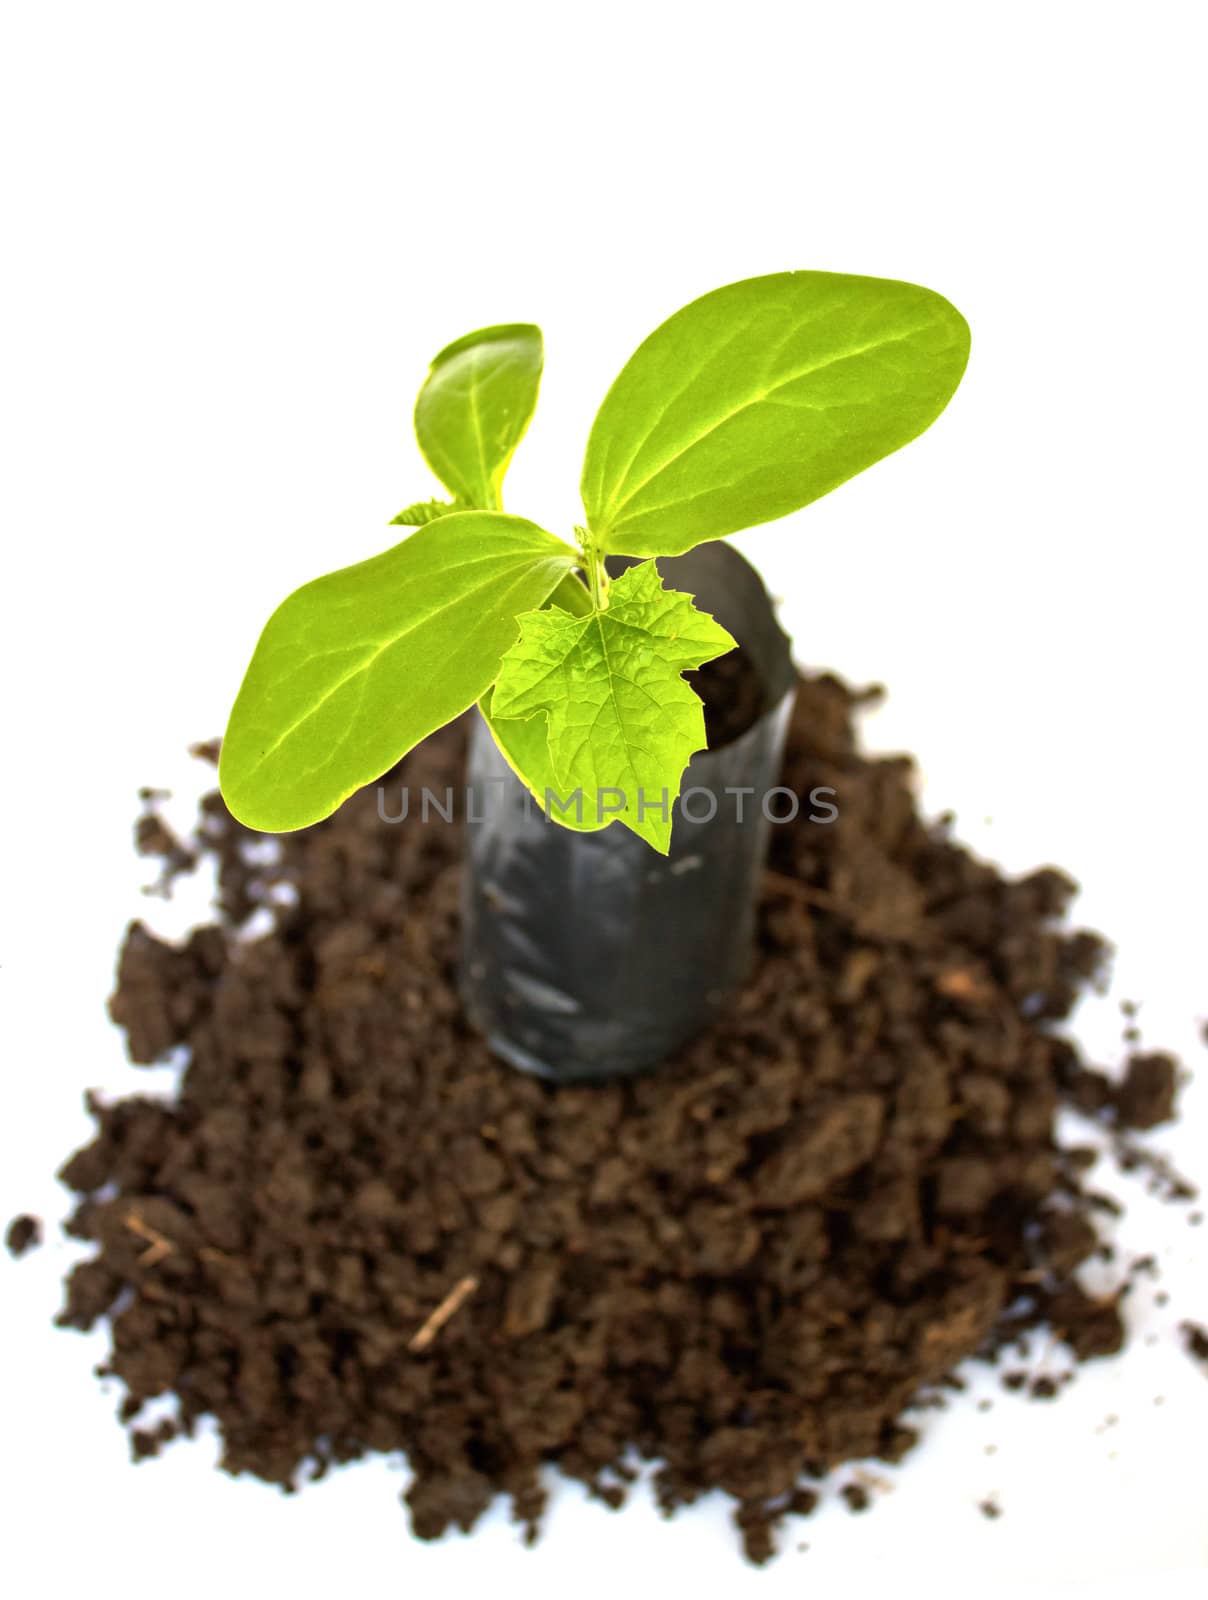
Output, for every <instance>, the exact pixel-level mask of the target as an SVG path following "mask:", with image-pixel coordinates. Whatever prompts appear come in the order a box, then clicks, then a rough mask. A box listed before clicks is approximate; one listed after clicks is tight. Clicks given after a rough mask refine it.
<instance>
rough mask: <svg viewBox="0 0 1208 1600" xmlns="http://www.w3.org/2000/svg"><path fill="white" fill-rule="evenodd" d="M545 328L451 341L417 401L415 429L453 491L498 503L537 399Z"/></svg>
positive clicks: (479, 502)
mask: <svg viewBox="0 0 1208 1600" xmlns="http://www.w3.org/2000/svg"><path fill="white" fill-rule="evenodd" d="M543 361H544V352H543V348H542V342H541V330H540V328H534V327H532V326H531V325H530V324H529V323H524V322H517V323H509V324H507V325H505V326H502V327H497V328H481V329H479V331H478V332H477V333H467V334H466V335H465V337H464V338H462V339H457V340H455V341H454V343H453V344H450V345H446V347H445V348H444V349H443V350H442V351H441V352H440V354H439V355H438V356H437V357H436V359H435V360H434V361H433V363H432V367H431V370H430V371H429V373H428V376H427V378H426V380H425V382H424V386H423V388H422V389H421V390H420V392H419V399H418V400H417V401H416V402H415V433H416V437H417V438H418V440H419V447H420V449H421V450H422V451H423V453H424V458H425V460H426V461H427V463H428V465H429V466H430V467H431V468H432V470H433V472H435V474H436V476H437V477H438V478H439V479H440V481H441V482H442V483H443V484H444V486H445V488H446V489H448V490H449V491H450V493H452V494H453V495H454V496H455V498H456V499H457V500H458V501H460V502H461V504H462V505H466V506H477V507H479V508H481V509H482V510H485V511H497V510H498V509H499V505H500V500H499V491H500V486H501V485H502V483H503V475H504V473H505V472H506V471H507V468H508V463H509V462H510V461H511V459H512V455H513V454H514V452H515V449H516V446H517V445H518V444H519V443H520V441H521V439H522V438H523V437H524V432H525V429H526V428H527V427H528V425H529V419H530V418H531V417H532V415H533V411H534V408H535V407H536V404H537V388H538V385H539V384H540V382H541V368H542V363H543Z"/></svg>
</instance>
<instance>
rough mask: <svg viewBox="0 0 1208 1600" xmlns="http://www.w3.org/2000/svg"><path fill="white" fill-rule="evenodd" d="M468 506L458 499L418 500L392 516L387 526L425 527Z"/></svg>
mask: <svg viewBox="0 0 1208 1600" xmlns="http://www.w3.org/2000/svg"><path fill="white" fill-rule="evenodd" d="M467 509H468V507H466V506H459V505H458V504H457V502H456V500H417V501H416V502H415V504H414V505H413V506H407V507H405V508H404V509H403V510H402V511H400V512H399V514H398V516H397V517H391V519H390V521H389V523H388V524H387V526H389V527H391V528H425V527H427V525H428V523H430V522H435V521H436V520H437V518H438V517H448V516H451V515H452V513H453V512H454V511H465V510H467Z"/></svg>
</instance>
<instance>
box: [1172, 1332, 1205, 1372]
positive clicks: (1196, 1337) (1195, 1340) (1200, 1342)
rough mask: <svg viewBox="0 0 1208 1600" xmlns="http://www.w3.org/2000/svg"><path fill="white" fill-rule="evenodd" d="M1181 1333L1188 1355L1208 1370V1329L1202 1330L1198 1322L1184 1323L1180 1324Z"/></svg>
mask: <svg viewBox="0 0 1208 1600" xmlns="http://www.w3.org/2000/svg"><path fill="white" fill-rule="evenodd" d="M1179 1332H1180V1333H1181V1334H1182V1335H1183V1345H1184V1347H1185V1349H1186V1351H1187V1354H1188V1355H1189V1356H1192V1357H1194V1359H1195V1360H1196V1361H1200V1362H1203V1363H1204V1366H1205V1367H1206V1368H1208V1328H1201V1327H1200V1325H1199V1323H1198V1322H1183V1323H1180V1324H1179Z"/></svg>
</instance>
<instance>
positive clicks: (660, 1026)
mask: <svg viewBox="0 0 1208 1600" xmlns="http://www.w3.org/2000/svg"><path fill="white" fill-rule="evenodd" d="M618 565H624V563H618ZM659 570H660V572H661V573H662V575H663V577H664V579H665V580H666V582H667V584H668V586H669V587H671V588H677V589H684V590H686V591H687V592H688V593H690V594H693V595H695V596H696V598H697V601H698V602H699V604H700V605H701V607H702V608H703V609H704V610H706V611H710V612H712V614H713V615H714V616H716V617H717V619H718V620H719V621H720V622H721V623H722V625H723V626H724V627H726V628H727V629H728V630H729V631H730V633H731V634H733V636H734V638H735V639H736V640H737V641H738V643H739V645H740V646H741V647H742V649H743V650H745V651H747V652H748V653H749V658H750V661H751V662H752V664H753V665H754V666H755V667H756V668H757V670H758V672H759V674H760V677H761V678H762V680H763V686H764V690H765V695H764V701H763V704H764V706H765V710H764V711H763V713H762V715H761V716H760V717H759V719H758V721H756V722H755V723H754V724H753V725H752V726H751V727H749V728H748V729H747V731H746V732H745V733H743V734H741V735H740V736H739V737H738V738H737V739H735V740H734V741H733V742H732V743H730V744H727V745H724V746H722V747H721V748H719V749H716V750H708V751H701V752H700V753H698V754H697V755H695V756H694V757H693V758H692V761H691V763H690V764H689V767H688V770H687V772H686V773H685V775H684V781H683V785H682V787H681V798H680V800H679V801H678V802H677V804H676V808H675V812H674V813H673V824H672V836H671V851H670V854H669V855H668V856H661V855H659V854H658V853H657V852H655V851H654V850H652V849H651V848H650V846H649V845H647V844H645V843H644V842H643V841H642V840H641V839H639V838H637V836H636V835H634V834H633V833H631V832H630V831H629V830H628V829H627V828H623V827H621V826H620V824H618V823H614V824H612V825H611V826H609V827H607V828H603V829H601V830H599V831H598V832H595V833H580V832H575V831H572V830H570V829H568V828H564V827H561V826H559V825H558V824H557V823H554V822H551V821H550V820H549V819H548V818H547V817H546V816H545V815H544V814H543V812H542V811H541V809H540V807H539V806H538V805H537V803H536V802H535V801H534V800H533V799H532V797H531V796H530V795H529V794H528V791H527V790H526V789H525V788H524V785H523V784H522V783H521V782H520V781H519V779H518V778H517V777H516V776H515V774H514V773H513V772H512V770H511V768H510V767H509V766H508V764H507V762H506V761H505V759H504V757H503V755H502V754H501V753H500V751H499V749H498V747H497V746H496V744H495V741H494V739H493V738H492V737H491V734H490V731H489V729H488V728H487V726H486V723H485V722H484V721H483V720H482V718H481V717H480V716H476V717H475V721H474V725H473V728H472V732H471V735H470V754H469V773H468V784H469V799H470V807H471V819H472V820H471V822H470V823H469V825H468V826H467V828H466V871H465V878H464V891H463V894H464V900H463V918H462V930H463V932H462V941H463V942H462V966H461V990H462V997H463V1000H464V1003H465V1005H466V1008H467V1011H468V1014H469V1017H470V1019H471V1021H472V1022H473V1023H474V1025H475V1026H477V1027H478V1028H479V1029H480V1030H481V1031H482V1032H483V1033H485V1035H486V1036H487V1039H488V1041H489V1043H490V1045H491V1047H492V1048H493V1049H494V1050H495V1051H496V1053H497V1054H499V1055H500V1056H502V1057H503V1058H504V1059H506V1060H507V1061H509V1062H511V1063H512V1064H513V1065H514V1066H517V1067H520V1068H522V1069H524V1070H525V1071H529V1072H535V1073H539V1074H541V1075H542V1076H545V1077H548V1078H554V1079H557V1080H559V1081H565V1082H574V1081H582V1080H590V1079H593V1078H595V1079H599V1078H610V1077H617V1076H621V1075H624V1074H628V1073H634V1072H640V1071H643V1070H645V1069H647V1068H649V1067H652V1066H655V1065H657V1064H658V1063H659V1062H660V1061H663V1060H665V1059H666V1057H667V1056H668V1055H669V1054H670V1053H671V1052H672V1051H674V1050H675V1049H676V1048H677V1046H679V1045H681V1044H683V1043H684V1042H685V1041H686V1040H688V1039H689V1038H691V1037H692V1036H693V1035H694V1034H696V1033H698V1032H700V1030H701V1029H703V1028H705V1027H707V1026H708V1024H709V1023H710V1022H712V1021H713V1020H714V1018H715V1017H716V1016H717V1015H718V1014H719V1013H720V1012H721V1011H722V1010H723V1009H724V1007H725V1006H726V1005H727V1003H728V1002H729V1001H730V1000H731V999H732V998H733V996H734V993H735V991H736V990H737V989H738V987H739V986H740V985H741V984H742V982H743V980H744V978H745V977H746V974H747V971H748V968H749V964H750V960H751V952H752V942H753V933H754V918H755V900H756V896H757V892H758V887H759V878H760V873H761V871H762V868H763V863H764V858H765V855H766V852H767V844H768V835H769V831H770V828H771V826H772V822H771V817H773V816H775V815H776V814H777V808H779V810H780V811H783V809H784V806H785V802H784V801H783V800H779V801H777V800H776V799H775V798H774V797H772V798H770V796H772V792H773V791H774V790H775V788H776V786H777V784H778V783H779V773H780V767H781V758H782V755H783V749H784V737H785V732H786V728H787V725H788V718H789V713H790V710H791V708H792V702H793V695H794V693H795V688H796V673H795V671H794V669H793V664H792V658H791V654H790V647H789V641H788V639H787V638H786V636H785V635H784V633H783V632H782V631H781V629H780V627H779V626H778V624H777V622H776V618H775V615H774V613H773V610H772V605H771V601H770V600H769V598H768V594H767V591H766V589H765V588H764V586H763V583H762V581H761V579H760V577H759V575H758V573H756V571H755V570H754V568H753V567H751V566H750V565H749V564H748V563H747V562H746V561H744V560H743V558H742V557H741V556H740V555H739V554H738V552H737V551H736V550H734V549H733V548H732V547H731V546H729V545H726V544H721V543H712V544H707V545H703V546H701V547H700V548H699V549H697V550H693V551H691V552H689V554H687V555H684V556H676V557H674V558H666V559H661V560H660V561H659ZM693 790H696V791H697V793H695V794H693V793H692V791H693ZM701 791H703V793H702V792H701ZM739 791H742V793H741V794H740V793H739ZM711 808H712V810H713V814H712V815H711V816H710V815H709V813H710V810H711ZM693 818H696V819H697V820H693Z"/></svg>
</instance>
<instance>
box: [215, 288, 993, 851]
mask: <svg viewBox="0 0 1208 1600" xmlns="http://www.w3.org/2000/svg"><path fill="white" fill-rule="evenodd" d="M968 353H969V330H968V328H967V326H966V324H965V321H964V318H963V317H962V316H961V315H960V313H959V312H958V311H956V310H955V308H954V307H953V306H951V305H950V304H949V303H948V301H947V300H945V299H943V298H942V297H941V296H940V295H938V294H935V293H933V292H932V291H931V290H929V289H923V288H919V287H918V286H917V285H915V284H909V283H899V282H895V281H892V280H889V279H883V278H863V277H850V276H846V275H843V274H839V273H828V272H783V273H777V274H774V275H772V276H770V277H763V278H751V279H748V280H746V281H744V282H742V283H734V284H730V285H729V286H728V287H726V288H724V289H718V290H715V291H714V292H713V293H712V294H707V295H705V296H703V298H701V299H699V300H695V301H693V302H692V304H691V305H688V306H686V307H685V308H684V309H683V310H682V311H678V312H676V314H675V315H674V316H673V317H671V318H669V319H668V320H667V321H666V322H664V323H663V324H662V326H661V327H659V328H657V329H656V330H655V332H654V333H652V334H651V335H650V337H649V338H648V339H647V340H646V341H645V343H644V344H642V345H640V346H639V348H638V349H637V351H636V352H635V353H634V355H633V356H632V357H631V358H630V360H629V362H628V363H627V365H626V366H625V367H624V368H623V369H622V371H621V373H620V376H619V377H618V378H617V380H616V382H615V383H614V384H613V386H612V388H611V389H610V390H609V391H608V394H607V395H606V396H605V398H604V403H603V405H602V406H601V407H600V410H599V412H598V414H597V416H596V419H595V422H594V423H593V425H592V429H591V434H590V437H589V438H588V441H587V454H586V459H585V461H584V465H583V475H582V483H581V489H582V496H583V509H584V519H583V523H582V525H581V526H577V527H576V528H575V530H574V542H570V541H569V540H563V539H560V538H557V537H556V536H555V535H554V534H552V533H549V532H547V531H546V530H544V529H543V528H539V527H537V526H536V524H534V523H532V522H528V521H525V520H524V519H523V518H521V517H516V516H509V515H507V514H506V513H505V512H504V511H503V503H502V493H501V491H502V484H503V478H504V474H505V473H506V471H507V468H508V464H509V462H510V461H511V459H512V455H513V453H514V452H515V450H516V447H517V445H518V444H519V443H520V441H521V439H522V438H523V436H524V433H525V430H526V429H527V427H528V424H529V420H530V418H531V417H532V415H533V411H534V409H535V407H536V402H537V391H538V386H539V384H540V380H541V371H542V363H543V347H542V340H541V333H540V331H539V330H538V329H537V328H535V327H532V326H530V325H528V324H523V323H518V324H508V325H505V326H500V327H493V328H484V329H482V330H481V331H480V332H477V333H471V334H467V335H466V337H465V338H463V339H458V340H457V341H456V342H455V343H453V344H451V345H448V346H447V347H446V348H445V349H444V350H442V351H441V353H440V354H439V355H438V356H437V357H436V359H435V361H434V362H433V363H432V367H431V370H430V371H429V373H428V377H427V379H426V380H425V382H424V385H423V387H422V389H421V390H420V393H419V398H418V400H417V402H416V407H415V431H416V437H417V439H418V441H419V446H420V449H421V451H422V452H423V455H424V457H425V459H426V460H427V462H428V464H429V466H430V467H431V468H432V471H433V472H434V473H435V475H436V476H437V478H438V479H439V480H440V482H441V483H442V484H443V485H444V487H445V489H446V490H447V491H448V493H449V495H450V496H451V498H450V499H428V500H424V501H420V502H417V503H416V504H414V505H412V506H409V507H408V508H407V509H406V510H405V511H402V512H400V513H399V514H398V516H396V517H395V518H394V523H395V524H397V525H402V526H409V527H412V528H413V529H414V530H415V531H414V532H412V533H410V534H409V535H408V536H407V537H406V538H404V539H403V541H402V542H401V543H400V544H396V545H395V546H394V547H393V548H392V549H389V550H387V551H385V552H384V553H383V554H381V555H378V556H374V557H373V558H372V559H370V560H368V561H362V562H360V563H359V564H358V565H356V566H352V567H345V568H343V569H342V570H340V571H338V572H333V573H329V574H328V575H327V576H326V577H322V578H317V579H316V580H315V581H314V582H313V583H308V584H306V585H305V586H304V587H303V588H301V589H298V590H297V591H296V592H295V593H294V594H292V595H290V596H289V598H288V599H286V600H285V601H284V602H283V603H282V604H281V605H280V606H279V607H278V609H277V610H276V611H275V612H274V613H273V615H272V617H270V619H269V621H268V624H267V626H266V627H265V629H264V632H263V634H262V635H261V637H260V641H259V643H258V644H257V646H256V650H255V653H254V655H253V657H252V661H251V665H250V666H249V667H248V670H247V674H246V676H245V678H244V680H243V685H242V687H241V688H240V690H239V695H238V698H237V699H236V701H235V705H234V709H233V710H232V712H231V717H230V723H229V726H228V728H227V733H226V738H225V739H224V741H223V745H222V756H221V764H220V768H219V774H220V780H221V784H222V792H223V795H224V797H225V799H226V801H227V804H228V805H229V807H230V809H231V811H232V812H233V813H234V815H235V816H236V817H238V818H239V819H240V820H241V821H242V822H244V823H246V824H247V825H248V826H249V827H253V828H259V829H263V830H265V831H268V832H282V831H287V830H290V829H294V828H302V827H305V826H307V825H308V824H309V823H312V822H317V821H319V820H320V819H321V818H323V817H326V816H328V815H330V813H331V812H333V811H334V810H335V809H336V808H337V806H339V805H340V803H341V802H342V801H343V800H345V799H346V798H347V797H348V796H349V795H350V794H352V793H353V792H354V791H355V790H357V789H359V788H361V787H362V786H363V785H364V784H367V783H371V782H372V781H373V780H374V779H376V778H378V777H380V776H381V774H382V773H383V772H385V771H386V770H387V769H388V768H389V767H391V766H393V764H394V763H395V762H396V761H397V760H399V758H400V757H401V756H403V755H405V754H406V752H407V751H408V750H409V749H411V747H412V746H413V745H415V744H417V743H418V742H419V741H420V740H421V739H423V738H425V737H426V736H427V735H428V734H430V733H432V732H434V731H435V730H436V729H437V728H439V727H441V726H443V725H444V724H445V723H447V722H449V721H451V720H452V719H453V718H454V717H456V716H458V715H460V714H461V713H462V712H463V711H465V710H467V709H468V708H469V707H470V706H472V705H474V704H475V703H477V704H478V705H479V706H480V708H481V710H482V713H483V715H484V716H485V718H486V720H487V722H488V724H489V726H490V728H491V730H492V732H493V734H494V736H495V739H496V741H497V742H498V744H499V747H500V749H501V750H502V751H503V753H504V755H505V756H506V757H507V759H508V761H509V763H510V764H511V766H512V768H513V769H514V770H515V772H516V773H517V774H518V776H519V777H520V778H521V779H522V780H523V782H524V783H525V784H526V785H527V786H528V788H529V789H530V790H531V791H532V793H533V794H534V795H535V796H536V797H537V799H538V800H539V801H540V802H541V803H542V804H543V805H546V806H547V808H548V810H549V813H550V815H551V816H552V817H553V819H554V820H555V821H557V822H561V823H563V824H564V825H566V826H571V827H579V828H586V829H592V828H596V827H600V826H608V825H611V824H612V823H613V822H617V823H620V824H621V825H623V826H626V827H629V828H631V829H632V830H633V831H634V832H635V833H637V834H638V835H639V836H640V837H641V838H643V839H645V840H646V841H647V842H648V843H649V844H650V845H652V846H653V847H654V848H655V849H656V850H659V851H661V852H663V853H666V851H667V850H668V848H669V845H670V835H671V820H670V809H669V806H664V805H663V804H662V803H661V802H662V801H663V800H665V799H669V800H671V801H673V800H674V799H675V797H676V796H677V795H678V793H679V787H680V780H681V778H682V775H683V772H684V769H685V767H686V766H687V763H688V760H689V758H690V757H691V756H692V754H693V753H694V752H695V751H697V750H700V749H703V748H704V746H705V729H704V716H703V708H702V706H701V702H700V700H699V698H698V697H697V695H696V694H695V692H694V691H693V690H692V689H691V688H690V687H689V685H688V683H687V682H686V681H685V679H684V677H683V674H684V673H685V672H686V671H689V670H693V669H695V668H698V667H700V666H702V665H704V663H706V662H707V661H710V660H712V659H713V658H714V657H716V656H718V655H722V654H724V653H725V652H726V651H728V650H730V649H731V648H733V645H734V641H733V639H731V637H730V635H729V634H728V633H727V632H726V631H725V629H724V628H722V627H721V626H719V624H718V623H717V622H715V621H714V620H713V618H712V617H710V616H708V615H707V614H706V613H704V612H703V611H701V610H699V609H698V608H697V607H696V606H695V605H694V604H693V601H692V598H691V596H689V595H686V594H682V593H679V592H676V591H674V590H669V589H667V588H666V587H665V585H664V582H663V579H662V576H661V574H660V573H659V570H658V565H657V558H658V557H659V556H671V555H678V554H681V553H683V552H684V551H687V550H691V549H692V548H693V547H694V546H695V545H698V544H701V543H703V542H704V541H705V540H708V539H720V538H724V537H725V536H726V535H727V534H731V533H735V532H737V531H738V530H739V529H742V528H749V527H753V526H754V525H756V524H757V523H762V522H769V521H772V520H773V519H775V518H778V517H783V516H786V515H787V514H788V513H790V512H793V511H797V510H799V509H800V508H801V507H802V506H805V505H808V504H809V503H810V502H811V501H812V500H817V499H818V498H819V496H821V495H824V494H826V493H828V492H829V491H830V490H831V489H834V488H836V487H837V486H838V485H839V484H841V483H844V482H845V481H846V480H847V479H848V478H851V477H854V476H855V475H856V473H858V472H862V471H863V470H864V468H866V467H869V466H871V465H872V464H873V463H874V462H875V461H879V460H880V459H881V458H882V457H883V456H887V455H889V454H890V453H891V452H892V451H894V450H897V449H900V448H901V446H902V445H904V444H907V443H909V441H910V440H911V439H914V438H916V437H917V436H918V435H919V434H920V433H922V432H923V431H924V429H925V428H927V427H928V426H929V425H930V424H931V423H932V422H934V421H935V419H936V417H938V416H939V414H940V412H941V411H942V410H943V409H944V407H945V405H946V404H947V403H948V401H949V399H950V398H951V396H952V394H953V393H954V391H955V390H956V386H957V384H958V383H959V382H960V379H961V375H962V373H963V372H964V369H965V363H966V361H967V359H968ZM610 555H623V556H630V557H638V558H642V559H640V560H638V561H637V563H636V564H634V565H632V566H629V567H627V568H626V570H625V571H624V573H623V574H622V575H621V576H620V577H619V578H616V579H610V577H609V574H608V571H607V569H606V566H605V561H606V558H607V557H608V556H610ZM606 791H607V792H609V793H610V794H611V795H613V796H617V797H620V809H616V806H617V804H618V801H617V800H613V801H611V802H610V806H609V808H608V810H607V811H606V812H603V813H601V810H600V808H598V807H597V806H595V805H594V804H593V803H589V804H587V805H584V806H581V807H580V808H578V809H577V810H576V809H573V808H571V807H569V806H568V805H567V804H566V803H565V802H566V800H567V799H568V797H569V796H571V795H572V794H575V793H578V794H581V795H586V796H588V797H592V798H593V799H594V797H595V796H597V795H599V794H601V793H603V792H606ZM551 801H552V803H551Z"/></svg>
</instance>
